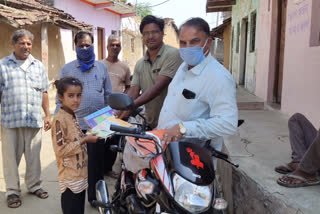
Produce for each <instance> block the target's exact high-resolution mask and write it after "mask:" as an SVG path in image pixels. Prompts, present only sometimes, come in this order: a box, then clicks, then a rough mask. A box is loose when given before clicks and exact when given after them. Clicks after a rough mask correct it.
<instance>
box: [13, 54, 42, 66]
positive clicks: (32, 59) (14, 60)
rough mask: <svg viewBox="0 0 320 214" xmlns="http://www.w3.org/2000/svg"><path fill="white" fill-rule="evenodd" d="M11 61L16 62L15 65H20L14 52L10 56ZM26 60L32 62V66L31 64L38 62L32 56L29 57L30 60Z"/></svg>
mask: <svg viewBox="0 0 320 214" xmlns="http://www.w3.org/2000/svg"><path fill="white" fill-rule="evenodd" d="M9 60H10V61H13V62H15V63H18V62H17V58H16V56H15V55H14V52H12V53H11V54H10V55H9ZM26 60H28V61H29V62H30V64H31V63H34V61H35V60H36V59H35V58H34V57H33V56H32V55H31V54H29V56H28V58H27V59H26Z"/></svg>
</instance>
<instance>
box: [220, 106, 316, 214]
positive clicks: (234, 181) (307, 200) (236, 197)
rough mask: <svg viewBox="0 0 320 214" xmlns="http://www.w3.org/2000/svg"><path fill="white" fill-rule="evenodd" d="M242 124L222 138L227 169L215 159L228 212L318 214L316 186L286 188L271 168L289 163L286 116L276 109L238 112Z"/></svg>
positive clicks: (289, 152)
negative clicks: (229, 159) (279, 182)
mask: <svg viewBox="0 0 320 214" xmlns="http://www.w3.org/2000/svg"><path fill="white" fill-rule="evenodd" d="M239 118H241V119H244V120H245V122H244V124H243V125H242V126H241V127H239V131H238V133H237V134H236V135H234V136H230V137H227V138H225V151H227V152H228V153H229V155H230V158H231V159H232V160H233V162H235V163H237V164H239V165H240V167H239V168H238V169H235V168H233V169H232V168H231V166H230V165H229V164H227V163H224V162H223V163H221V162H220V163H219V162H218V167H219V169H218V171H219V173H220V174H221V179H222V181H223V182H224V183H223V187H224V191H225V197H226V198H227V200H228V201H229V203H230V204H231V206H233V207H232V208H230V209H229V213H237V214H238V213H239V214H242V213H245V214H247V213H248V214H255V213H256V214H261V213H263V214H265V213H272V214H291V213H292V214H293V213H304V214H307V213H308V214H319V213H320V211H319V210H320V203H319V202H320V186H313V187H303V188H286V187H282V186H280V185H278V184H277V182H276V181H277V179H278V178H279V177H280V176H281V175H280V174H278V173H276V172H275V171H274V167H275V166H278V165H280V164H284V163H288V162H290V160H291V159H290V154H291V148H290V143H289V131H288V126H287V123H288V117H287V116H286V115H284V114H282V113H280V112H279V111H271V110H269V111H267V110H264V111H257V110H254V111H239Z"/></svg>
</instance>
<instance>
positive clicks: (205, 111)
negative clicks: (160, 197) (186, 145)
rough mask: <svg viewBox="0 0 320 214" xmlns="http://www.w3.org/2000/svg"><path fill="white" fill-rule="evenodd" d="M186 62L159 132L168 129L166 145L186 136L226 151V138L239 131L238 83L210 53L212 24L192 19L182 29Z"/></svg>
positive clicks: (171, 90) (172, 89) (166, 103)
mask: <svg viewBox="0 0 320 214" xmlns="http://www.w3.org/2000/svg"><path fill="white" fill-rule="evenodd" d="M179 41H180V49H179V51H180V56H181V58H182V59H183V61H184V62H183V63H182V64H181V65H180V67H179V69H178V71H177V73H176V75H175V77H174V78H173V80H172V82H171V83H170V85H169V89H168V95H167V97H166V99H165V101H164V104H163V107H162V109H161V112H160V117H159V123H158V127H157V129H167V131H166V132H165V133H164V135H163V137H162V143H163V144H167V143H170V142H172V141H177V140H179V139H180V138H181V137H182V136H183V135H186V136H192V137H196V138H199V139H202V140H211V146H213V147H214V148H216V149H217V150H220V151H221V149H222V143H223V136H227V135H232V134H234V133H235V132H236V131H237V124H238V108H237V102H236V84H235V82H234V80H233V77H232V76H231V74H230V72H229V71H228V70H226V69H225V68H224V67H223V65H221V64H220V63H219V62H218V61H217V60H216V59H214V58H213V57H212V56H211V54H210V47H211V43H212V39H211V37H210V28H209V25H208V23H207V22H206V21H205V20H203V19H201V18H192V19H190V20H188V21H186V22H185V23H184V24H182V25H181V27H180V29H179Z"/></svg>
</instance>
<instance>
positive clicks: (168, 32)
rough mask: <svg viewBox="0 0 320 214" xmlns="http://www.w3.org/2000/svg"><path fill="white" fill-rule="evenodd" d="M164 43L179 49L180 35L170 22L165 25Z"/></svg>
mask: <svg viewBox="0 0 320 214" xmlns="http://www.w3.org/2000/svg"><path fill="white" fill-rule="evenodd" d="M163 41H164V43H165V44H167V45H170V46H172V47H176V48H179V40H178V35H177V33H176V31H175V29H174V27H173V26H172V24H171V23H170V22H169V23H168V24H166V25H165V28H164V37H163Z"/></svg>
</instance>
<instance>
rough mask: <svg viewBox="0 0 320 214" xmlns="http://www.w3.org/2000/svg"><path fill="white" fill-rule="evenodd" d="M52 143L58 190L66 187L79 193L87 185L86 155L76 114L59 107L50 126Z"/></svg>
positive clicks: (63, 189) (82, 135) (62, 190)
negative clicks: (57, 174) (56, 168)
mask: <svg viewBox="0 0 320 214" xmlns="http://www.w3.org/2000/svg"><path fill="white" fill-rule="evenodd" d="M51 136H52V145H53V150H54V152H55V154H56V160H57V166H58V169H59V176H58V177H59V184H60V191H61V192H62V193H63V192H64V191H65V190H66V189H67V188H68V189H70V190H71V191H72V192H73V193H80V192H82V191H83V190H85V189H86V188H87V187H88V180H87V179H88V168H87V167H88V156H87V147H86V144H82V145H81V144H80V140H81V138H83V137H84V134H83V133H82V131H81V128H80V126H79V123H78V120H77V117H76V115H75V114H74V113H73V112H69V111H67V110H64V109H60V110H59V112H58V113H57V114H56V115H55V116H54V119H53V122H52V128H51Z"/></svg>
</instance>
